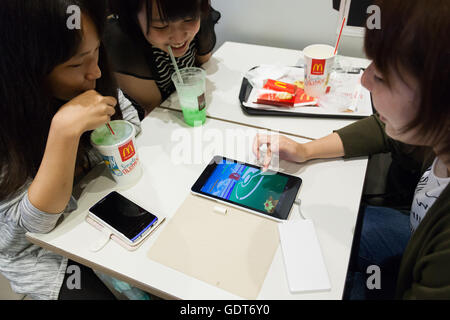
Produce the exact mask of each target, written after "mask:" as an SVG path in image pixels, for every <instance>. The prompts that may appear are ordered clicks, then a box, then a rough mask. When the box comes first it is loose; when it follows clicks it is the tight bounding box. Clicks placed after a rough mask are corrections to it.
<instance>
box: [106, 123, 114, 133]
mask: <svg viewBox="0 0 450 320" xmlns="http://www.w3.org/2000/svg"><path fill="white" fill-rule="evenodd" d="M106 126H107V127H108V129H109V131H111V134H112V135H115V133H114V131H113V129H112V128H111V126H110V125H109V123H107V124H106Z"/></svg>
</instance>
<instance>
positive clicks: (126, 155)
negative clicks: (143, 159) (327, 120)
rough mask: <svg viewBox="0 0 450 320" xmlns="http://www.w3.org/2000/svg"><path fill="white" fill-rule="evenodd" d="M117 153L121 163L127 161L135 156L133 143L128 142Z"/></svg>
mask: <svg viewBox="0 0 450 320" xmlns="http://www.w3.org/2000/svg"><path fill="white" fill-rule="evenodd" d="M119 153H120V157H121V158H122V161H127V160H128V159H130V158H131V157H133V156H134V155H135V153H136V152H135V151H134V146H133V141H130V142H128V143H126V144H124V145H122V146H120V147H119Z"/></svg>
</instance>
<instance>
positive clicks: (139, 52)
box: [105, 0, 220, 115]
mask: <svg viewBox="0 0 450 320" xmlns="http://www.w3.org/2000/svg"><path fill="white" fill-rule="evenodd" d="M111 3H112V5H111V10H112V12H113V13H114V15H113V17H112V18H111V19H109V20H108V24H107V29H106V37H105V44H106V46H107V49H108V53H109V54H110V55H111V62H112V65H113V68H114V71H115V72H116V76H117V80H118V83H119V86H120V88H121V89H122V90H123V91H124V92H125V94H126V95H127V96H128V97H130V98H131V100H134V102H135V103H136V105H138V107H137V108H138V109H139V111H140V112H141V113H142V115H143V114H144V113H148V112H150V111H151V110H153V109H154V108H155V107H157V106H158V105H160V104H161V102H162V101H163V100H165V99H166V98H167V97H168V96H169V95H170V94H171V93H172V92H174V91H175V87H174V85H173V83H172V81H171V79H170V76H171V75H172V74H173V72H174V67H173V65H172V63H171V60H170V57H169V53H168V52H169V51H168V46H171V49H172V51H173V54H174V56H175V58H176V61H177V63H178V65H179V67H180V68H183V67H194V66H200V65H201V64H203V63H205V62H206V61H208V60H209V58H210V57H211V52H212V50H213V48H214V46H215V44H216V35H215V32H214V26H215V24H216V23H217V22H218V20H219V19H220V13H219V12H217V11H216V10H214V9H213V8H212V7H211V6H210V1H209V0H164V1H163V0H127V1H122V0H112V1H111Z"/></svg>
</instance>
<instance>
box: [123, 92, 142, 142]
mask: <svg viewBox="0 0 450 320" xmlns="http://www.w3.org/2000/svg"><path fill="white" fill-rule="evenodd" d="M118 98H119V105H120V110H122V116H123V120H127V121H128V122H130V123H131V124H132V125H133V126H134V128H135V129H136V136H137V135H138V134H139V133H140V132H141V120H139V116H138V113H137V111H136V109H135V108H134V106H133V104H132V103H131V101H130V100H128V99H127V98H126V97H125V96H124V94H123V92H122V90H120V89H119V92H118Z"/></svg>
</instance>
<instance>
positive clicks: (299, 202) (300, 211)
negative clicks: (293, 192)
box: [294, 198, 306, 220]
mask: <svg viewBox="0 0 450 320" xmlns="http://www.w3.org/2000/svg"><path fill="white" fill-rule="evenodd" d="M294 203H295V204H296V205H297V210H298V213H299V214H300V217H301V218H302V219H303V220H306V218H305V216H304V215H303V214H302V210H301V209H300V206H301V204H302V200H301V199H300V198H297V199H295V201H294Z"/></svg>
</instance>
